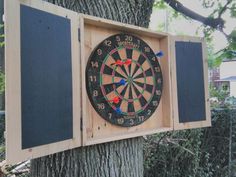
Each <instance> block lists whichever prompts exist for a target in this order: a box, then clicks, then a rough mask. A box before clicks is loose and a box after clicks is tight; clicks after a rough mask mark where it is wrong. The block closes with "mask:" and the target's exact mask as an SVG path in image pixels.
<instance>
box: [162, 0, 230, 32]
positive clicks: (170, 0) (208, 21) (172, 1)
mask: <svg viewBox="0 0 236 177" xmlns="http://www.w3.org/2000/svg"><path fill="white" fill-rule="evenodd" d="M164 1H165V2H166V3H167V4H168V5H169V6H170V7H172V8H173V9H174V10H176V11H177V12H180V13H182V14H183V15H185V16H187V17H190V18H192V19H194V20H197V21H199V22H201V23H203V24H204V25H206V26H209V27H212V28H214V29H217V30H220V31H222V29H223V28H224V24H225V22H224V20H223V19H222V18H221V16H219V17H218V18H213V17H204V16H202V15H200V14H198V13H196V12H194V11H192V10H190V9H188V8H187V7H185V6H184V5H183V4H182V3H180V2H179V1H177V0H164ZM229 1H231V0H229ZM226 6H227V5H226ZM222 13H223V12H222Z"/></svg>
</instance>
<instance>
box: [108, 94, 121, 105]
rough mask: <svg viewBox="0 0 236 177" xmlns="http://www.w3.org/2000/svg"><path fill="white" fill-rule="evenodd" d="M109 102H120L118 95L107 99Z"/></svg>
mask: <svg viewBox="0 0 236 177" xmlns="http://www.w3.org/2000/svg"><path fill="white" fill-rule="evenodd" d="M109 102H112V103H115V104H118V103H119V102H120V98H119V97H118V96H116V97H114V98H113V100H109Z"/></svg>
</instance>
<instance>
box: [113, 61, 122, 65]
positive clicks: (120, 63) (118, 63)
mask: <svg viewBox="0 0 236 177" xmlns="http://www.w3.org/2000/svg"><path fill="white" fill-rule="evenodd" d="M123 64H124V62H122V61H121V60H117V61H116V62H115V63H113V64H112V65H119V66H122V65H123Z"/></svg>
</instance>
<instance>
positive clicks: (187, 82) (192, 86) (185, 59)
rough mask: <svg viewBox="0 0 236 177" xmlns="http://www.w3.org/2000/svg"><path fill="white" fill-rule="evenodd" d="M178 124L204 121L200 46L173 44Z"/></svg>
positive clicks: (197, 44) (190, 43) (193, 43)
mask: <svg viewBox="0 0 236 177" xmlns="http://www.w3.org/2000/svg"><path fill="white" fill-rule="evenodd" d="M175 51H176V70H177V71H176V72H177V94H178V110H179V111H178V112H179V122H180V123H186V122H194V121H202V120H206V110H205V89H204V73H203V58H202V57H203V54H202V44H201V43H198V42H183V41H181V42H180V41H177V42H176V43H175Z"/></svg>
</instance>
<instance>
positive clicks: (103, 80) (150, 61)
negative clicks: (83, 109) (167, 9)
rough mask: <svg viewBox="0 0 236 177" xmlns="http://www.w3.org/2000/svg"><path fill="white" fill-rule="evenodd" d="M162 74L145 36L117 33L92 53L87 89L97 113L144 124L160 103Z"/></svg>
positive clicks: (126, 122)
mask: <svg viewBox="0 0 236 177" xmlns="http://www.w3.org/2000/svg"><path fill="white" fill-rule="evenodd" d="M162 84H163V79H162V73H161V68H160V65H159V63H158V60H157V58H156V56H155V54H154V52H153V51H152V49H151V48H150V46H148V45H147V44H146V43H145V42H144V41H143V40H142V39H140V38H138V37H136V36H134V35H130V34H124V33H122V34H116V35H113V36H110V37H108V38H107V39H105V40H104V41H102V42H101V43H100V44H99V45H98V46H97V47H96V48H95V49H94V51H93V52H92V54H91V55H90V58H89V60H88V63H87V67H86V89H87V94H88V97H89V99H90V102H91V104H92V105H93V107H94V109H95V110H96V111H97V113H98V114H99V115H100V116H101V117H102V118H103V119H105V120H107V121H109V122H110V123H112V124H116V125H119V126H124V127H129V126H135V125H138V124H141V123H143V122H144V121H145V120H147V119H148V118H150V117H151V115H152V114H153V113H154V112H155V110H156V108H157V107H158V105H159V102H160V98H161V94H162Z"/></svg>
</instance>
